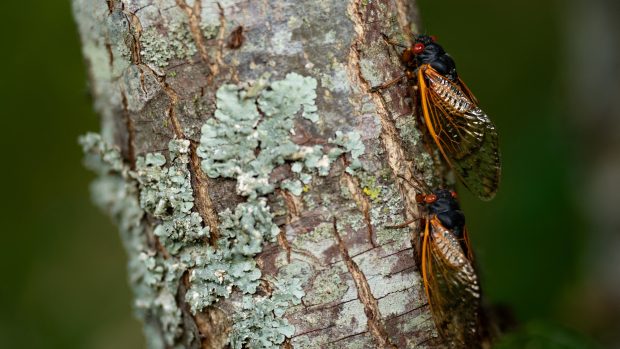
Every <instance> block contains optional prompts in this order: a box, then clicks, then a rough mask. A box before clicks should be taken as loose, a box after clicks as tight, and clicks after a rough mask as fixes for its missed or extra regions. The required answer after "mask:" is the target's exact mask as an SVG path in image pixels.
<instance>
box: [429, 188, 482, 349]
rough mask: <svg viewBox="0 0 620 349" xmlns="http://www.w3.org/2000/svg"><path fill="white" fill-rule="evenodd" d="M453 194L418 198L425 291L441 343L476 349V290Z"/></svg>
mask: <svg viewBox="0 0 620 349" xmlns="http://www.w3.org/2000/svg"><path fill="white" fill-rule="evenodd" d="M455 197H456V194H454V192H450V191H448V190H445V189H439V190H436V191H434V192H433V194H426V195H419V196H418V202H420V203H421V204H423V205H424V206H425V207H426V211H427V212H426V214H425V216H424V219H423V221H424V223H423V225H422V227H423V231H422V232H421V240H422V241H421V261H420V265H421V270H422V278H423V280H424V288H425V291H426V295H427V298H428V301H429V305H430V308H431V313H432V315H433V320H434V322H435V325H436V327H437V330H438V331H439V333H440V335H441V337H442V338H443V339H444V340H445V341H446V342H447V344H448V345H449V347H450V348H479V347H480V343H481V337H480V321H479V317H480V311H481V310H480V305H481V302H480V287H479V285H478V276H477V275H476V271H475V269H474V266H473V252H472V250H471V247H470V245H469V239H468V237H467V231H466V229H465V216H464V215H463V212H462V211H461V210H460V207H459V204H458V202H457V201H456V198H455Z"/></svg>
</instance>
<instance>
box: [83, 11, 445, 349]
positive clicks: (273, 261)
mask: <svg viewBox="0 0 620 349" xmlns="http://www.w3.org/2000/svg"><path fill="white" fill-rule="evenodd" d="M73 4H74V13H75V18H76V20H77V23H78V26H79V31H80V34H81V38H82V43H83V52H84V56H85V59H86V61H87V63H88V66H89V72H90V83H91V89H92V94H93V96H94V101H95V106H96V109H97V111H98V112H99V113H100V114H101V118H102V131H101V136H98V135H94V134H90V135H87V136H85V137H83V138H82V140H81V142H82V144H83V146H84V148H85V150H86V152H87V153H88V154H89V155H88V158H87V164H88V165H89V166H90V167H91V168H93V169H94V170H96V171H98V173H99V174H100V177H99V178H98V179H97V180H96V181H95V182H94V183H93V196H94V200H95V202H96V203H98V204H99V205H100V206H101V207H102V208H104V209H105V210H106V211H107V212H109V213H110V214H111V215H112V216H113V218H114V219H115V220H116V222H117V223H118V225H119V228H120V231H121V237H122V238H123V242H124V244H125V246H126V249H127V253H128V256H129V261H130V262H129V279H130V282H131V284H132V287H133V290H134V293H135V300H136V304H135V308H136V313H137V314H138V316H139V317H140V318H141V320H142V321H143V322H144V325H145V335H146V339H147V343H148V345H149V347H152V348H171V347H188V348H198V347H200V348H224V347H227V346H230V347H232V348H242V347H248V348H272V347H273V348H275V347H280V346H281V347H284V348H332V347H345V348H413V347H415V348H436V347H443V346H444V345H443V343H442V340H441V339H440V338H438V336H437V334H436V330H435V328H434V324H433V321H432V317H431V314H430V309H429V307H428V303H427V300H426V297H425V295H424V290H423V285H422V281H421V278H420V275H419V272H418V268H417V266H416V265H415V261H414V258H413V254H414V252H413V249H412V243H411V239H412V237H413V234H414V232H415V229H411V228H405V229H389V228H388V226H390V225H396V224H399V223H402V222H404V221H407V220H410V219H412V218H414V217H417V215H418V212H417V205H416V203H415V192H414V190H413V188H412V187H411V186H409V185H408V184H407V183H406V182H405V181H404V180H403V179H401V177H404V178H411V177H416V178H419V179H423V180H426V179H430V178H432V177H433V176H435V173H436V171H435V170H434V169H433V161H432V160H431V157H430V156H429V155H428V154H427V153H426V151H425V149H424V147H423V146H422V142H421V136H420V132H419V131H418V129H417V125H416V120H415V118H414V117H411V114H412V110H411V100H410V99H409V96H408V87H407V86H406V84H402V85H396V86H394V87H393V88H390V89H388V90H386V91H384V92H383V93H381V94H376V93H375V94H371V93H369V92H368V90H369V88H370V87H371V86H374V85H378V84H380V83H382V82H384V81H386V80H388V79H390V78H393V77H395V76H398V75H399V74H402V67H401V65H400V64H399V61H398V57H397V54H396V52H395V51H394V50H393V48H391V47H390V46H389V45H387V44H386V43H385V42H384V41H383V40H382V38H381V34H386V35H388V36H389V37H391V38H393V39H396V40H399V41H402V42H404V43H406V42H407V41H408V38H410V37H411V32H412V30H413V31H415V28H416V25H418V21H417V15H416V9H415V8H414V6H413V2H412V1H410V0H379V1H365V0H351V1H341V0H326V1H314V0H307V1H306V0H298V1H284V0H274V1H232V0H231V1H220V2H219V3H216V2H211V1H200V0H195V1H190V0H176V1H175V0H133V1H132V0H107V1H101V0H99V1H95V0H74V1H73ZM440 182H441V181H440Z"/></svg>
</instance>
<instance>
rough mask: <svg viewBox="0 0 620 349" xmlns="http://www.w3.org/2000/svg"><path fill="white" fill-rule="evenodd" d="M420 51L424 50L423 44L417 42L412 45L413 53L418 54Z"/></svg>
mask: <svg viewBox="0 0 620 349" xmlns="http://www.w3.org/2000/svg"><path fill="white" fill-rule="evenodd" d="M422 52H424V44H423V43H421V42H418V43H416V44H415V45H413V53H415V54H416V55H419V54H420V53H422Z"/></svg>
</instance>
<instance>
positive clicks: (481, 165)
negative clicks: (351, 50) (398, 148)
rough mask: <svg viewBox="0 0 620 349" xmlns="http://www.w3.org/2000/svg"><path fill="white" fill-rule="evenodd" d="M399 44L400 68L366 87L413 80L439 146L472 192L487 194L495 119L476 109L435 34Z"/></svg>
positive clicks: (494, 166) (492, 176)
mask: <svg viewBox="0 0 620 349" xmlns="http://www.w3.org/2000/svg"><path fill="white" fill-rule="evenodd" d="M414 39H415V40H414V44H413V45H412V46H410V47H406V46H403V45H399V44H397V43H394V42H391V41H389V39H386V40H387V41H388V43H391V44H394V45H397V46H401V47H403V48H404V50H403V52H402V54H401V57H400V59H401V62H402V64H403V65H404V67H405V73H404V74H403V75H402V76H400V77H398V78H396V79H393V80H392V81H390V82H388V83H385V84H383V85H380V86H376V87H374V88H373V89H371V91H377V90H379V89H383V88H387V87H389V86H391V85H392V84H394V83H396V82H398V81H400V80H402V79H404V78H407V79H408V80H409V81H411V82H413V83H414V89H412V91H414V92H413V94H414V95H413V97H414V98H413V100H414V101H416V102H415V103H416V107H419V108H421V111H422V115H423V117H424V123H425V125H426V128H427V129H428V133H429V134H430V136H431V138H432V139H433V141H434V143H435V144H436V145H437V148H438V149H439V152H440V153H441V155H442V156H443V158H444V159H445V161H446V162H447V163H448V165H449V166H450V167H451V168H452V169H454V171H455V173H456V175H457V176H458V177H459V178H460V180H461V181H462V182H463V184H464V185H465V187H467V188H468V189H469V190H470V191H471V192H473V193H474V194H475V195H477V196H478V197H479V198H480V199H482V200H491V199H492V198H493V197H494V196H495V193H496V192H497V187H498V185H499V178H500V172H501V165H500V155H499V145H498V136H497V131H496V129H495V125H494V124H493V123H492V122H491V120H490V119H489V117H488V116H487V114H486V113H485V112H484V111H483V110H482V109H480V107H479V106H478V101H477V100H476V97H474V95H473V94H472V93H471V91H470V90H469V88H467V86H466V85H465V83H464V82H463V80H461V78H460V77H459V75H458V74H457V72H456V64H455V63H454V60H453V59H452V57H450V56H449V55H448V54H447V53H446V52H445V51H444V49H443V47H441V46H440V45H439V44H437V43H436V42H435V38H434V37H432V36H427V35H417V36H415V38H414Z"/></svg>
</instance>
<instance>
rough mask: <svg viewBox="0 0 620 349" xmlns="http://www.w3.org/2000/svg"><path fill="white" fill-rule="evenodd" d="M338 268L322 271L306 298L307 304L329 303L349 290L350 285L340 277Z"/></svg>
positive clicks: (340, 297)
mask: <svg viewBox="0 0 620 349" xmlns="http://www.w3.org/2000/svg"><path fill="white" fill-rule="evenodd" d="M339 272H340V271H339V270H338V268H330V269H326V270H323V271H321V272H320V273H319V274H318V275H317V276H316V278H315V279H314V281H313V282H312V287H310V291H309V292H308V294H307V295H306V297H305V299H304V303H305V304H306V305H314V304H327V303H329V302H333V301H336V300H339V299H342V296H343V295H344V294H345V293H346V292H347V290H348V289H349V286H348V285H347V283H346V282H344V281H343V280H342V279H341V278H340V274H339Z"/></svg>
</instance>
